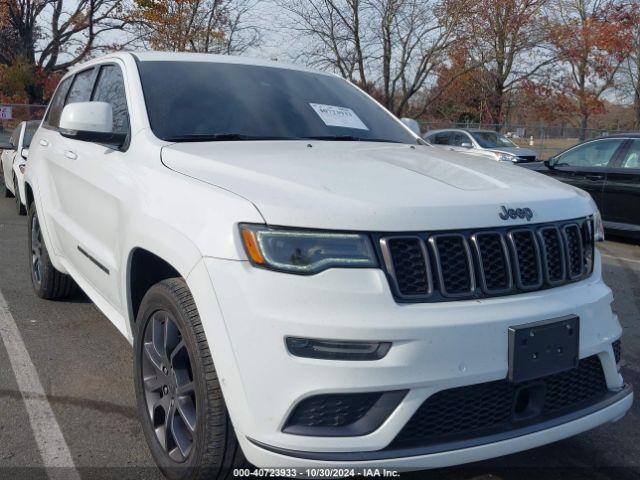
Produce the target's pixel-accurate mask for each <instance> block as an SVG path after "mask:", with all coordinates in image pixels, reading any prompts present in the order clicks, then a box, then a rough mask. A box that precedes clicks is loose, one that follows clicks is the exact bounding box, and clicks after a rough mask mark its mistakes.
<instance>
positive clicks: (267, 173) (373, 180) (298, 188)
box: [162, 141, 592, 231]
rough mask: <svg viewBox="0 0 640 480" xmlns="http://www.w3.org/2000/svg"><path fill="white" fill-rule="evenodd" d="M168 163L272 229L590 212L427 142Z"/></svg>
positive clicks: (553, 187) (304, 145) (253, 146)
mask: <svg viewBox="0 0 640 480" xmlns="http://www.w3.org/2000/svg"><path fill="white" fill-rule="evenodd" d="M162 162H163V163H164V165H165V166H166V167H168V168H170V169H172V170H174V171H176V172H179V173H182V174H184V175H188V176H190V177H193V178H196V179H198V180H201V181H203V182H207V183H209V184H211V185H215V186H217V187H220V188H223V189H225V190H228V191H231V192H234V193H236V194H237V195H240V196H242V197H244V198H246V199H247V200H249V201H251V202H252V203H253V204H254V205H255V206H256V207H257V209H258V210H259V211H260V213H261V214H262V216H263V218H264V219H265V221H266V222H267V223H268V224H271V225H282V226H296V227H308V228H324V229H334V230H367V231H409V230H444V229H460V228H482V227H492V226H500V225H506V224H513V225H517V224H519V223H520V224H521V223H527V220H526V219H520V218H518V219H515V220H507V221H504V220H501V219H500V217H499V213H500V212H502V208H501V207H502V206H503V205H504V206H505V207H507V208H530V209H531V210H533V214H534V216H533V218H532V219H531V223H537V222H547V221H554V220H563V219H569V218H577V217H580V216H585V215H588V214H590V213H592V207H591V206H590V203H589V201H588V200H587V199H585V198H583V197H581V196H580V195H578V194H577V193H576V192H575V190H574V189H572V188H570V187H568V186H566V185H564V184H562V183H560V182H558V181H556V180H554V179H552V178H549V177H547V176H546V175H541V174H538V173H535V172H532V171H529V170H526V169H523V168H518V167H516V166H514V165H502V164H500V163H499V162H487V160H486V159H485V158H478V157H474V156H472V155H465V154H458V153H454V152H449V151H444V150H441V149H438V148H435V147H431V146H409V145H398V144H389V143H371V142H322V141H317V142H311V143H310V142H304V141H303V142H300V141H265V142H215V143H178V144H173V145H169V146H167V147H164V148H163V149H162ZM215 207H216V206H215V205H211V206H210V208H215ZM238 221H243V219H238Z"/></svg>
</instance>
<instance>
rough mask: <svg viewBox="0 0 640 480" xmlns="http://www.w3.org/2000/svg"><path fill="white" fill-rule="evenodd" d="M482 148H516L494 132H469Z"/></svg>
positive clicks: (509, 141) (505, 138)
mask: <svg viewBox="0 0 640 480" xmlns="http://www.w3.org/2000/svg"><path fill="white" fill-rule="evenodd" d="M471 135H473V138H475V139H476V142H478V143H479V144H480V146H481V147H482V148H499V147H517V145H516V144H515V143H513V142H512V141H511V140H509V139H508V138H507V137H505V136H504V135H502V134H500V133H496V132H471Z"/></svg>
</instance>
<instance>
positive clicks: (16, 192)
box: [0, 120, 40, 215]
mask: <svg viewBox="0 0 640 480" xmlns="http://www.w3.org/2000/svg"><path fill="white" fill-rule="evenodd" d="M39 126H40V120H29V121H25V122H20V123H19V124H18V126H17V127H16V128H15V129H14V130H13V133H12V134H11V137H10V138H9V143H8V144H0V149H2V157H1V158H2V173H3V177H4V185H5V189H4V195H5V197H15V199H16V208H17V210H18V213H19V214H20V215H26V213H27V211H26V209H25V205H26V203H27V202H26V199H25V196H24V169H25V166H26V164H27V156H28V155H29V145H30V144H31V139H32V138H33V135H34V133H36V130H37V129H38V127H39Z"/></svg>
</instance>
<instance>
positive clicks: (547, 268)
mask: <svg viewBox="0 0 640 480" xmlns="http://www.w3.org/2000/svg"><path fill="white" fill-rule="evenodd" d="M538 235H539V236H540V247H541V248H540V250H541V252H542V265H543V267H544V274H545V279H546V281H547V283H549V285H558V284H560V283H562V282H563V281H564V279H565V276H566V270H567V269H566V261H565V257H564V246H563V241H562V235H561V234H560V230H558V228H557V227H542V228H540V229H539V230H538Z"/></svg>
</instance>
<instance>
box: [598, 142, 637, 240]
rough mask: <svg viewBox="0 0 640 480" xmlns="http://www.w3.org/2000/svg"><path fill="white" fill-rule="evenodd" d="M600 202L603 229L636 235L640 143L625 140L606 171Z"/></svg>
mask: <svg viewBox="0 0 640 480" xmlns="http://www.w3.org/2000/svg"><path fill="white" fill-rule="evenodd" d="M603 203H604V207H603V210H602V216H603V219H604V221H605V224H606V225H607V227H610V228H616V229H620V230H629V231H633V232H640V140H629V144H628V145H627V148H625V149H624V150H623V152H622V154H621V155H619V156H618V158H616V160H615V162H614V163H613V165H612V167H611V168H610V169H609V172H608V173H607V181H606V183H605V187H604V194H603Z"/></svg>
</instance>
